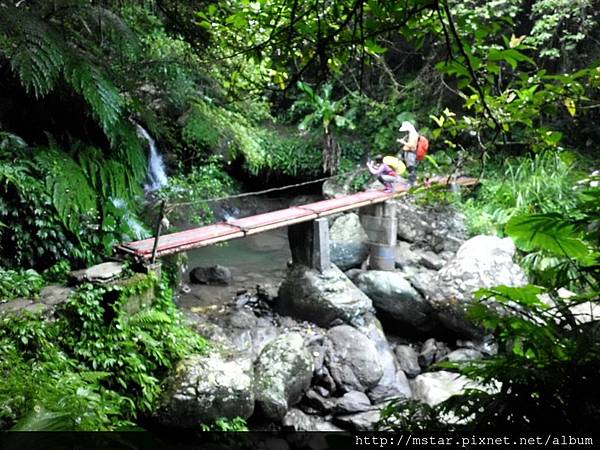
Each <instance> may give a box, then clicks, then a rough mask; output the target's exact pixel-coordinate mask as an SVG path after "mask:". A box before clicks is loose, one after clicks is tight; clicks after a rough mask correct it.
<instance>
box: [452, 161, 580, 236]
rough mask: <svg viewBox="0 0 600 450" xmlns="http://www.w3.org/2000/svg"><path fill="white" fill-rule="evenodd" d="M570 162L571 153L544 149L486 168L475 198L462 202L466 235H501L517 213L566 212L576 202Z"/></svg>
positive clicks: (572, 170)
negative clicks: (468, 233) (530, 155)
mask: <svg viewBox="0 0 600 450" xmlns="http://www.w3.org/2000/svg"><path fill="white" fill-rule="evenodd" d="M573 161H574V157H573V155H572V154H571V153H568V152H552V151H546V152H543V153H540V154H536V155H534V156H533V157H531V158H530V157H519V158H514V159H509V160H507V161H505V162H503V163H501V164H499V165H498V166H495V165H494V166H492V167H490V169H489V170H487V171H486V173H485V174H484V177H483V180H482V183H481V187H480V190H479V193H478V195H477V196H476V198H471V199H468V200H467V201H466V202H464V204H463V205H462V209H463V211H464V213H465V215H466V217H467V227H468V230H469V232H470V234H471V235H476V234H499V235H501V236H502V235H503V234H504V226H505V224H506V223H507V222H508V221H509V220H510V218H511V217H513V216H515V215H518V214H535V213H549V212H557V213H564V214H568V213H569V211H570V210H572V209H573V208H574V206H575V203H576V193H575V192H574V190H573V186H574V182H575V178H576V177H575V175H576V172H575V167H574V164H573Z"/></svg>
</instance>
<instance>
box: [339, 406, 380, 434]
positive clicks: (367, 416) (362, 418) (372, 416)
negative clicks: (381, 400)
mask: <svg viewBox="0 0 600 450" xmlns="http://www.w3.org/2000/svg"><path fill="white" fill-rule="evenodd" d="M379 417H380V413H379V410H372V411H365V412H361V413H356V414H349V415H346V416H336V417H335V418H334V423H336V424H338V425H340V426H341V427H343V428H346V429H351V430H353V431H373V430H374V429H375V424H376V423H377V422H378V421H379Z"/></svg>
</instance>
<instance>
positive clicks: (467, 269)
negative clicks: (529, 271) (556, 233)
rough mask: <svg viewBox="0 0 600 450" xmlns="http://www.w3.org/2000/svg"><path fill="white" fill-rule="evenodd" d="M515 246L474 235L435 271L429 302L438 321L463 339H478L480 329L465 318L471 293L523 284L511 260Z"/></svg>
mask: <svg viewBox="0 0 600 450" xmlns="http://www.w3.org/2000/svg"><path fill="white" fill-rule="evenodd" d="M514 253H515V245H514V244H513V242H512V240H511V239H510V238H504V239H501V238H498V237H496V236H475V237H474V238H472V239H469V240H468V241H467V242H465V243H464V244H463V245H462V246H461V247H460V249H459V251H458V253H457V254H456V257H455V258H454V259H453V260H452V261H450V262H449V263H448V264H446V265H445V266H444V267H443V268H442V269H441V270H440V271H439V272H438V277H437V283H436V285H435V286H436V287H434V289H433V291H432V292H430V293H429V294H428V295H429V298H430V303H431V304H432V306H433V307H434V309H435V310H436V315H437V317H438V318H439V320H440V322H441V323H442V324H443V325H444V326H445V327H446V328H448V329H449V330H451V331H454V332H456V333H458V334H460V335H463V336H467V337H475V338H478V337H481V336H482V334H483V332H482V330H480V329H478V328H476V327H475V326H474V325H473V324H472V323H470V322H469V321H468V320H467V319H466V310H467V308H468V306H469V304H470V302H471V301H472V294H473V292H475V291H476V290H478V289H480V288H489V287H493V286H498V285H506V286H522V285H524V284H526V283H527V277H526V276H525V273H524V272H523V270H522V269H521V268H520V267H519V266H518V265H517V264H515V263H513V261H512V257H513V255H514Z"/></svg>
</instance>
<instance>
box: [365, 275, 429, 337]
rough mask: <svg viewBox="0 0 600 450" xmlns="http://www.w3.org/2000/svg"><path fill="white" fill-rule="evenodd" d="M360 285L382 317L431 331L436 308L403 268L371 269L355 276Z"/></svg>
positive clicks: (399, 323)
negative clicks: (405, 275) (388, 269)
mask: <svg viewBox="0 0 600 450" xmlns="http://www.w3.org/2000/svg"><path fill="white" fill-rule="evenodd" d="M353 281H354V283H355V284H356V286H357V287H358V288H359V289H360V290H361V291H362V292H364V293H365V294H366V295H367V297H369V298H370V299H371V300H372V301H373V306H374V307H375V309H376V310H377V312H378V313H380V314H381V317H383V318H385V319H392V320H393V321H394V322H395V323H397V324H398V326H399V328H402V327H409V328H411V329H415V330H418V331H430V330H431V328H432V327H433V323H432V320H431V315H432V312H433V310H432V308H431V306H430V305H429V303H427V302H426V301H425V300H424V299H423V297H421V295H420V294H419V293H418V292H417V291H416V290H415V288H414V287H413V286H412V285H411V284H410V283H409V282H408V281H407V280H406V278H405V277H404V275H403V274H401V273H399V272H386V271H379V270H370V271H368V272H362V273H358V274H357V275H356V276H355V277H354V280H353Z"/></svg>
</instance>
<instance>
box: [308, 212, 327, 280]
mask: <svg viewBox="0 0 600 450" xmlns="http://www.w3.org/2000/svg"><path fill="white" fill-rule="evenodd" d="M330 267H331V258H330V257H329V222H328V221H327V219H326V218H321V219H316V220H314V221H313V242H312V268H313V269H317V270H318V271H319V272H321V273H323V272H325V271H326V270H328V269H329V268H330Z"/></svg>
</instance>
